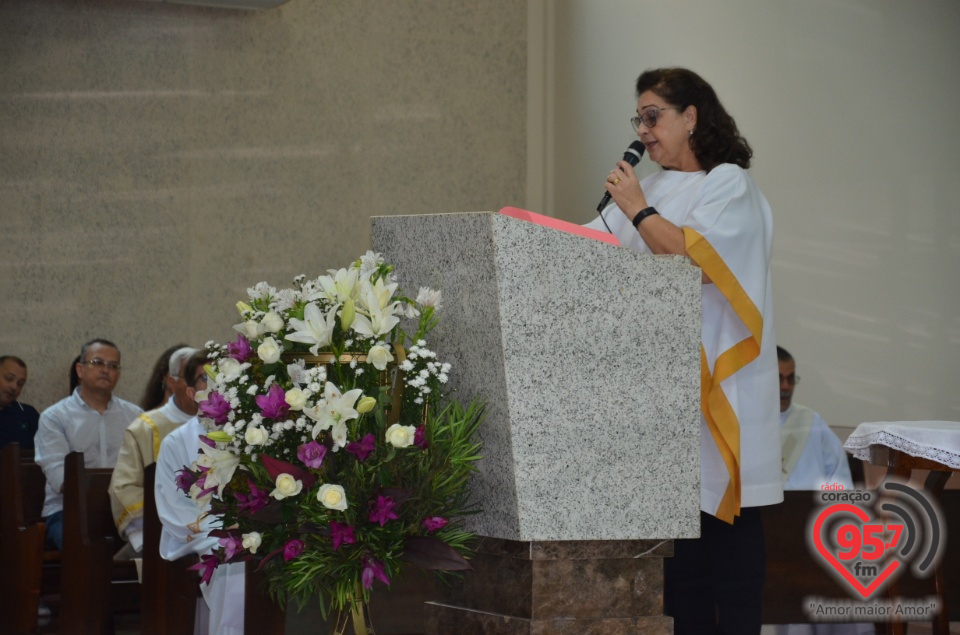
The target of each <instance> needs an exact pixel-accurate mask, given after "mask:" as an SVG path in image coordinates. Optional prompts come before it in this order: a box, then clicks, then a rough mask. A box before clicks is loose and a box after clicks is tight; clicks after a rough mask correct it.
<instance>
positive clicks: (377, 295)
mask: <svg viewBox="0 0 960 635" xmlns="http://www.w3.org/2000/svg"><path fill="white" fill-rule="evenodd" d="M361 286H362V289H361V293H360V300H361V302H363V305H364V306H365V307H366V308H367V309H369V308H371V306H370V305H371V304H372V303H373V301H374V299H376V304H377V306H378V307H379V308H380V309H385V308H387V305H388V304H390V300H392V299H393V294H394V292H395V291H396V290H397V287H398V286H399V285H398V284H397V283H396V282H391V283H384V281H383V278H380V279H378V280H377V281H376V282H375V283H373V284H370V283H369V282H366V283H363V284H362V285H361Z"/></svg>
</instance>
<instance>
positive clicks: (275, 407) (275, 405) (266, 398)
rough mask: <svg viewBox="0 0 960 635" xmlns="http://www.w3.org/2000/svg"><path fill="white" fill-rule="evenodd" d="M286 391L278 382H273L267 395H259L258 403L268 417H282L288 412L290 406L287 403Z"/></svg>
mask: <svg viewBox="0 0 960 635" xmlns="http://www.w3.org/2000/svg"><path fill="white" fill-rule="evenodd" d="M285 397H286V393H285V392H283V388H281V387H280V386H279V385H277V384H272V385H271V386H270V390H268V391H267V394H265V395H257V405H258V406H260V412H261V414H263V416H264V417H266V418H267V419H282V418H283V417H284V416H285V415H286V414H287V413H288V412H290V406H289V405H288V404H287V400H286V398H285Z"/></svg>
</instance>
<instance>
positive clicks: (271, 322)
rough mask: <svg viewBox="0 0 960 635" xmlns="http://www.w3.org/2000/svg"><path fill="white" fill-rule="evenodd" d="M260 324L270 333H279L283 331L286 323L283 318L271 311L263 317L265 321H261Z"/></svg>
mask: <svg viewBox="0 0 960 635" xmlns="http://www.w3.org/2000/svg"><path fill="white" fill-rule="evenodd" d="M260 324H262V325H263V327H264V328H265V329H266V330H267V332H268V333H278V332H280V331H281V330H283V327H284V322H283V318H282V317H280V316H279V315H277V314H276V313H274V312H273V311H270V312H269V313H267V314H266V315H264V316H263V320H261V321H260Z"/></svg>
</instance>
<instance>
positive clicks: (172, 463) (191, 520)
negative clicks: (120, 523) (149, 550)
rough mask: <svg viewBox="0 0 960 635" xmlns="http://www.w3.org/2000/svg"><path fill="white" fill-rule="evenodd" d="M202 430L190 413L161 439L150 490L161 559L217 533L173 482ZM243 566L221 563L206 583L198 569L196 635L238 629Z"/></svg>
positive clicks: (210, 542)
mask: <svg viewBox="0 0 960 635" xmlns="http://www.w3.org/2000/svg"><path fill="white" fill-rule="evenodd" d="M205 389H206V385H205V384H204V385H202V386H201V385H198V390H205ZM205 433H206V430H205V429H204V427H203V426H202V425H201V424H200V422H199V420H198V419H197V417H193V418H192V419H190V420H189V421H187V422H186V423H185V424H183V425H182V426H180V427H179V428H177V429H176V430H174V431H173V432H171V433H170V434H168V435H167V437H166V438H165V439H164V440H163V443H162V444H161V445H160V455H159V457H158V459H157V472H156V475H157V476H156V478H157V480H156V490H155V491H156V498H157V513H158V514H159V516H160V521H161V522H162V523H163V532H162V533H161V534H160V555H161V556H162V557H163V558H164V559H166V560H176V559H177V558H180V557H182V556H185V555H188V554H192V553H195V554H197V555H204V554H209V553H211V552H212V551H213V550H214V549H215V548H216V547H217V545H218V539H217V538H216V537H214V536H209V535H208V532H209V531H210V530H211V529H213V528H215V527H214V525H213V523H214V522H215V518H213V517H212V516H208V515H207V512H208V511H209V509H210V507H209V504H208V505H206V506H204V507H203V508H200V507H197V505H196V503H194V501H193V499H191V498H190V497H189V496H187V495H186V494H185V493H184V492H183V491H181V490H180V489H178V487H177V472H179V471H180V470H182V469H183V468H184V467H190V466H192V465H193V464H194V462H195V461H196V460H197V453H198V452H199V451H200V444H201V441H200V436H201V435H203V434H205ZM244 571H245V565H244V563H242V562H241V563H235V564H228V565H220V566H219V567H217V568H216V569H215V570H214V572H213V577H212V578H211V580H210V583H209V584H200V574H199V573H198V574H197V583H198V584H200V590H201V592H202V594H203V602H202V603H198V609H200V610H198V611H197V623H196V629H195V631H194V632H195V635H200V634H204V635H242V634H243V610H244V585H245V580H246V577H245V574H244Z"/></svg>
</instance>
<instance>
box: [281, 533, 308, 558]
mask: <svg viewBox="0 0 960 635" xmlns="http://www.w3.org/2000/svg"><path fill="white" fill-rule="evenodd" d="M301 553H303V541H302V540H298V539H296V538H294V539H292V540H288V541H287V544H285V545H284V546H283V559H284V560H285V561H289V560H293V559H294V558H296V557H297V556H299V555H300V554H301Z"/></svg>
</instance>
